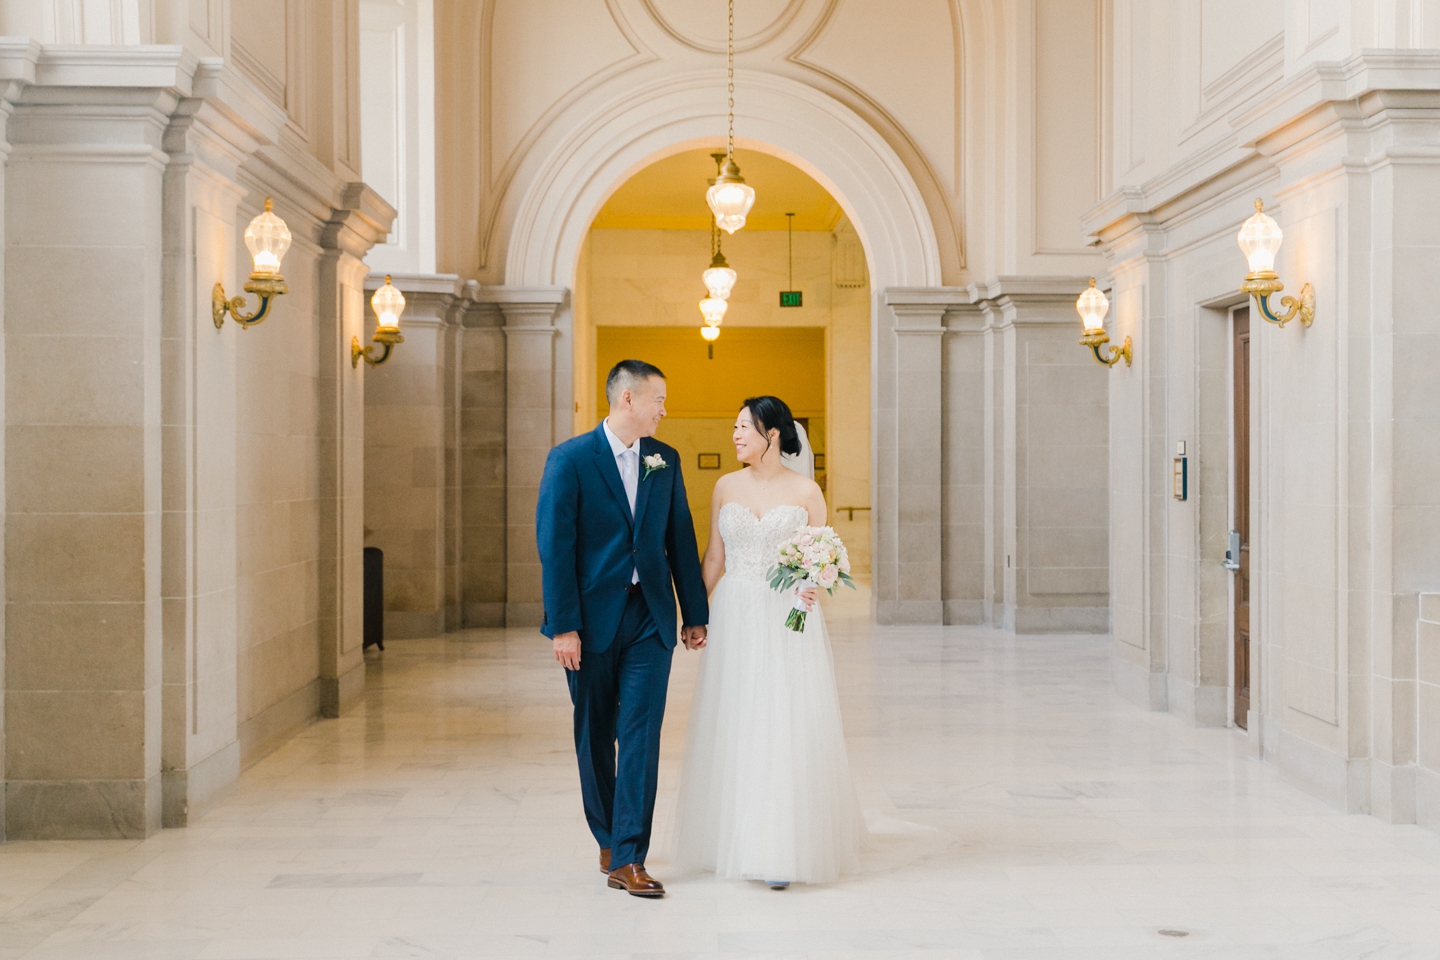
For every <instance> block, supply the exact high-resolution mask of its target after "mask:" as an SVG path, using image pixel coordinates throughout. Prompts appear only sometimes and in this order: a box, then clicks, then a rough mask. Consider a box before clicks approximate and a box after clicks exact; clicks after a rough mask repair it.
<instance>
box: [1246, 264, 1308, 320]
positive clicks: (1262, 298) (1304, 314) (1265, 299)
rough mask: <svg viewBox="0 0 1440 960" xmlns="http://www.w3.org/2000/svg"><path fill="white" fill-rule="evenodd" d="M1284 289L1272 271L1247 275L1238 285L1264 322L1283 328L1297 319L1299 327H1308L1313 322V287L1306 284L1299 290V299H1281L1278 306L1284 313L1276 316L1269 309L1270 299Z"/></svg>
mask: <svg viewBox="0 0 1440 960" xmlns="http://www.w3.org/2000/svg"><path fill="white" fill-rule="evenodd" d="M1284 289H1285V284H1283V283H1281V282H1280V277H1279V275H1278V274H1276V273H1274V272H1272V271H1261V272H1259V273H1251V274H1248V275H1247V276H1246V277H1245V282H1244V283H1242V284H1240V290H1241V292H1243V293H1248V294H1250V295H1251V296H1252V297H1254V298H1255V303H1256V305H1257V306H1259V308H1260V315H1261V316H1263V317H1264V318H1265V319H1266V320H1268V321H1270V322H1271V323H1273V324H1275V325H1276V326H1280V327H1283V326H1285V324H1287V323H1289V322H1290V321H1291V320H1294V319H1295V318H1296V317H1299V319H1300V323H1301V325H1302V326H1305V327H1309V326H1310V324H1312V323H1314V322H1315V287H1314V286H1312V285H1311V284H1308V283H1307V284H1305V285H1304V286H1302V287H1301V288H1300V296H1299V297H1284V298H1282V299H1281V300H1280V306H1281V307H1282V308H1284V309H1285V313H1283V314H1276V313H1275V311H1273V310H1271V309H1270V298H1271V297H1272V296H1273V295H1275V294H1277V293H1279V292H1280V291H1281V290H1284Z"/></svg>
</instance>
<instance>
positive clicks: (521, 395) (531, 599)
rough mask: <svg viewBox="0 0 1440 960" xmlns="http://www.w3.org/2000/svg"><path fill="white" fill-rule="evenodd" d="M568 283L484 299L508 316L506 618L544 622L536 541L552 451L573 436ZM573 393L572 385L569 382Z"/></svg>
mask: <svg viewBox="0 0 1440 960" xmlns="http://www.w3.org/2000/svg"><path fill="white" fill-rule="evenodd" d="M566 295H567V291H566V290H565V288H564V287H492V288H488V289H485V290H482V291H481V298H482V299H484V300H487V301H489V302H492V303H497V304H499V306H500V309H501V311H502V312H503V313H504V316H505V327H504V330H505V624H506V626H517V627H521V626H523V627H529V626H539V625H540V621H541V619H542V618H543V616H544V604H543V599H542V597H541V593H540V554H539V552H538V551H537V550H536V547H535V506H536V502H537V491H538V490H539V486H540V475H541V474H542V473H543V472H544V469H545V457H546V455H547V454H548V453H549V452H550V448H551V447H553V446H554V445H555V444H556V443H557V442H559V441H560V440H563V439H566V438H565V437H564V436H561V435H560V433H559V432H558V430H557V427H556V423H557V420H558V418H559V416H560V415H561V414H562V413H563V414H565V415H567V416H568V415H569V413H570V411H569V409H568V404H565V406H564V408H562V407H561V405H560V404H557V402H556V401H557V398H558V396H559V395H560V393H561V392H562V391H561V389H560V388H561V386H562V385H561V384H559V383H558V380H559V373H560V370H561V368H562V367H563V368H567V369H568V366H569V364H568V363H567V364H561V363H560V362H559V358H557V356H556V352H557V344H558V342H559V340H560V334H561V332H562V331H561V329H560V327H558V326H556V324H555V320H556V316H557V314H558V313H559V311H560V308H561V307H562V306H563V305H564V303H565V300H566ZM563 387H564V390H563V393H564V395H565V396H567V397H568V395H569V393H570V390H569V384H568V383H566V384H564V385H563Z"/></svg>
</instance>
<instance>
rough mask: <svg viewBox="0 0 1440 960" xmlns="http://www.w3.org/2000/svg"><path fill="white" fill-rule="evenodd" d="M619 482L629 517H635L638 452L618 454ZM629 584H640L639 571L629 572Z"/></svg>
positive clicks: (637, 488)
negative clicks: (628, 505)
mask: <svg viewBox="0 0 1440 960" xmlns="http://www.w3.org/2000/svg"><path fill="white" fill-rule="evenodd" d="M620 481H621V482H622V483H624V484H625V496H626V498H627V499H628V500H629V501H630V516H632V517H633V516H635V496H636V495H637V494H638V493H639V492H640V453H639V451H638V450H622V451H621V452H620ZM630 582H631V583H639V582H640V571H639V570H631V571H630Z"/></svg>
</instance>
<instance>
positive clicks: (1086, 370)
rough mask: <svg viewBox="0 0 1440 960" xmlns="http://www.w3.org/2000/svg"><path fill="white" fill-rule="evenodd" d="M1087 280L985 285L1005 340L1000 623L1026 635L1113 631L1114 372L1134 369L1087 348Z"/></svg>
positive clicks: (999, 449)
mask: <svg viewBox="0 0 1440 960" xmlns="http://www.w3.org/2000/svg"><path fill="white" fill-rule="evenodd" d="M1084 286H1085V284H1084V282H1083V281H1080V280H1071V279H1049V278H1033V279H1026V278H1007V279H1004V280H1002V281H1000V282H999V283H997V284H994V285H992V286H991V288H990V289H989V290H987V291H986V293H987V298H988V299H989V300H990V301H991V303H993V309H992V310H991V311H990V321H991V322H992V323H998V328H997V333H998V335H999V341H998V344H997V347H998V350H997V352H998V354H999V356H997V358H996V359H997V361H998V363H999V365H1000V366H999V370H998V371H997V373H998V377H999V380H1000V389H999V391H998V397H997V402H998V408H997V411H996V413H997V418H996V423H997V429H996V434H995V436H994V439H993V443H994V455H993V458H992V459H993V462H994V463H995V470H996V473H997V477H996V486H997V487H998V488H999V489H1000V491H1001V496H1000V497H999V498H998V501H997V503H998V511H997V512H998V519H999V523H1000V530H999V531H998V534H997V536H996V541H997V545H998V547H999V550H998V551H997V552H998V553H1000V554H1002V555H1003V557H1004V563H1005V566H1004V568H1003V578H1002V582H1003V595H1002V598H1001V607H1000V610H999V618H998V619H999V621H1000V624H1001V625H1002V626H1004V627H1006V628H1007V629H1013V630H1015V631H1017V632H1019V633H1045V632H1055V631H1064V632H1069V631H1082V632H1097V633H1100V632H1104V631H1105V630H1107V629H1108V628H1109V595H1108V583H1109V554H1108V524H1109V504H1108V466H1109V464H1108V458H1109V448H1108V435H1109V433H1108V422H1107V419H1108V399H1107V398H1108V390H1109V379H1108V378H1109V377H1111V376H1119V375H1123V374H1124V373H1127V372H1129V371H1128V370H1127V368H1125V366H1124V361H1121V366H1120V372H1118V373H1117V372H1116V371H1114V370H1107V369H1106V368H1105V367H1103V366H1101V365H1099V364H1097V363H1096V362H1095V358H1094V355H1093V354H1092V353H1091V352H1090V350H1089V349H1087V348H1085V347H1082V346H1081V345H1080V344H1079V342H1078V341H1079V338H1080V319H1079V317H1078V316H1077V314H1076V312H1075V298H1076V297H1078V296H1079V295H1080V292H1081V291H1082V290H1083V289H1084ZM1122 339H1123V338H1122Z"/></svg>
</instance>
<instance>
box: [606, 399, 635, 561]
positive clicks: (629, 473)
mask: <svg viewBox="0 0 1440 960" xmlns="http://www.w3.org/2000/svg"><path fill="white" fill-rule="evenodd" d="M601 426H602V427H604V429H605V439H606V440H609V441H610V450H611V452H613V453H614V454H615V466H617V467H618V468H619V469H620V482H621V483H623V484H625V497H626V499H628V500H629V501H630V516H631V517H634V516H635V497H636V495H637V494H639V492H640V438H638V437H637V438H635V442H634V443H632V444H631V445H630V446H628V447H627V446H625V444H624V443H623V442H622V441H621V440H620V438H619V437H617V436H615V434H614V432H612V431H611V429H610V418H609V417H606V418H605V422H604V423H603V424H601ZM630 582H631V583H639V582H640V571H638V570H631V571H630Z"/></svg>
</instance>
